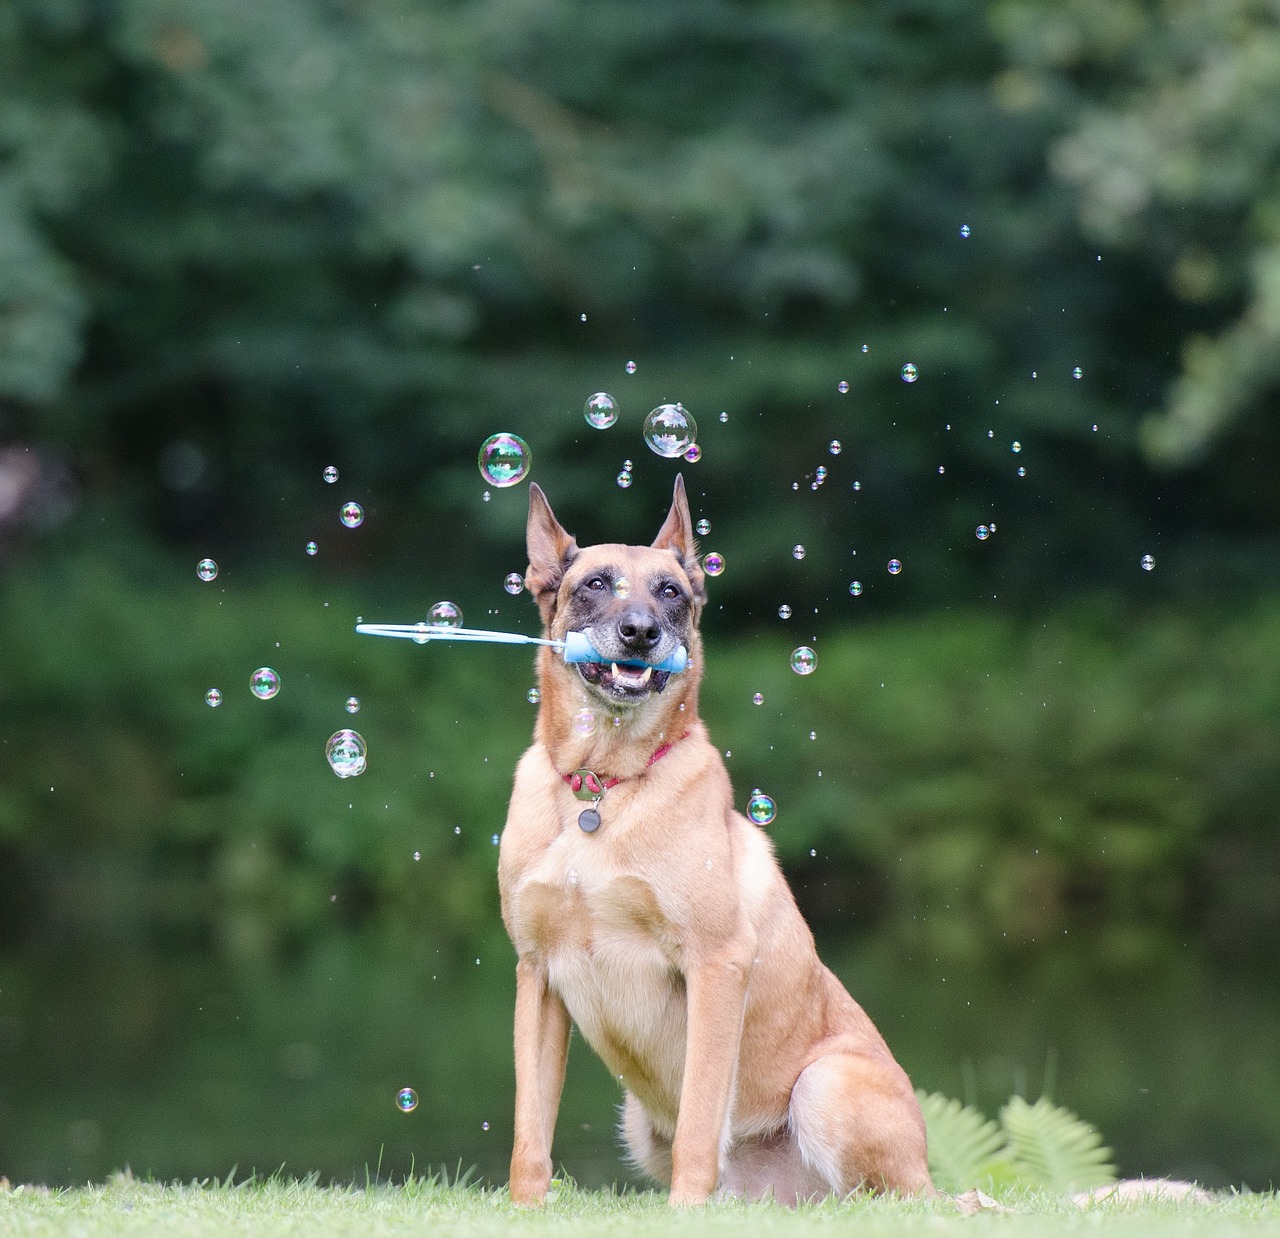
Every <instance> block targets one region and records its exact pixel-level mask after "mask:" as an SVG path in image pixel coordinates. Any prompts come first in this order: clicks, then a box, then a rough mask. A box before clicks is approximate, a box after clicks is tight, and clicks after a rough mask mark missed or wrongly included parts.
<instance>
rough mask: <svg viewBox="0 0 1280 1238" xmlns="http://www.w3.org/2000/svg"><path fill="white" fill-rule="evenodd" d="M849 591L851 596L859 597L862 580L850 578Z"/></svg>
mask: <svg viewBox="0 0 1280 1238" xmlns="http://www.w3.org/2000/svg"><path fill="white" fill-rule="evenodd" d="M849 592H850V593H852V594H853V596H854V597H856V598H857V597H861V596H862V581H860V580H851V581H850V582H849Z"/></svg>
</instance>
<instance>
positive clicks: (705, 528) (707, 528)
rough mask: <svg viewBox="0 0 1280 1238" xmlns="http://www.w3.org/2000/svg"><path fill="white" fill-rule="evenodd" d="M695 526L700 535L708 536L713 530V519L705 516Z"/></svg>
mask: <svg viewBox="0 0 1280 1238" xmlns="http://www.w3.org/2000/svg"><path fill="white" fill-rule="evenodd" d="M693 527H694V528H695V529H696V530H697V531H698V534H699V536H701V537H706V535H707V534H708V533H710V532H711V521H710V520H708V519H706V517H705V516H704V517H703V518H702V519H701V520H699V521H698V523H697V524H695V525H694V526H693Z"/></svg>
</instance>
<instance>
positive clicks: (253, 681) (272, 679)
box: [249, 666, 280, 701]
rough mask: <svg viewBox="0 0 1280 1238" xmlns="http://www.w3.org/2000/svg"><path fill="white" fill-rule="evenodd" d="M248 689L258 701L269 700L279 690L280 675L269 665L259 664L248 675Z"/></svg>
mask: <svg viewBox="0 0 1280 1238" xmlns="http://www.w3.org/2000/svg"><path fill="white" fill-rule="evenodd" d="M249 689H250V691H251V692H252V693H253V695H254V696H256V697H257V698H258V700H260V701H269V700H270V699H271V698H272V697H273V696H275V694H276V693H277V692H279V691H280V676H279V675H278V674H277V673H276V672H275V671H273V670H272V669H271V667H269V666H260V667H258V669H257V670H256V671H254V672H253V674H252V675H250V676H249Z"/></svg>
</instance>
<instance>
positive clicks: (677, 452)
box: [643, 404, 698, 460]
mask: <svg viewBox="0 0 1280 1238" xmlns="http://www.w3.org/2000/svg"><path fill="white" fill-rule="evenodd" d="M643 434H644V441H645V443H646V444H647V445H648V447H649V450H650V451H652V452H654V453H655V454H657V455H659V456H664V457H666V459H668V460H675V459H677V458H678V457H680V456H682V455H684V453H685V452H686V451H688V450H689V448H690V446H691V445H692V444H693V441H694V439H696V438H697V437H698V423H697V422H696V421H694V419H693V418H692V417H691V416H690V415H689V414H688V413H687V412H686V411H685V409H684V405H682V404H659V405H658V407H657V408H655V409H654V410H653V411H652V412H650V414H649V415H648V416H647V417H646V418H645V419H644V430H643Z"/></svg>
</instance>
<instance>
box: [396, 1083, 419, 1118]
mask: <svg viewBox="0 0 1280 1238" xmlns="http://www.w3.org/2000/svg"><path fill="white" fill-rule="evenodd" d="M417 1107H418V1094H417V1092H415V1091H414V1090H413V1089H412V1088H401V1089H400V1090H399V1091H398V1092H397V1093H396V1108H397V1109H399V1110H400V1112H401V1113H412V1112H413V1111H414V1110H415V1109H416V1108H417Z"/></svg>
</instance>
